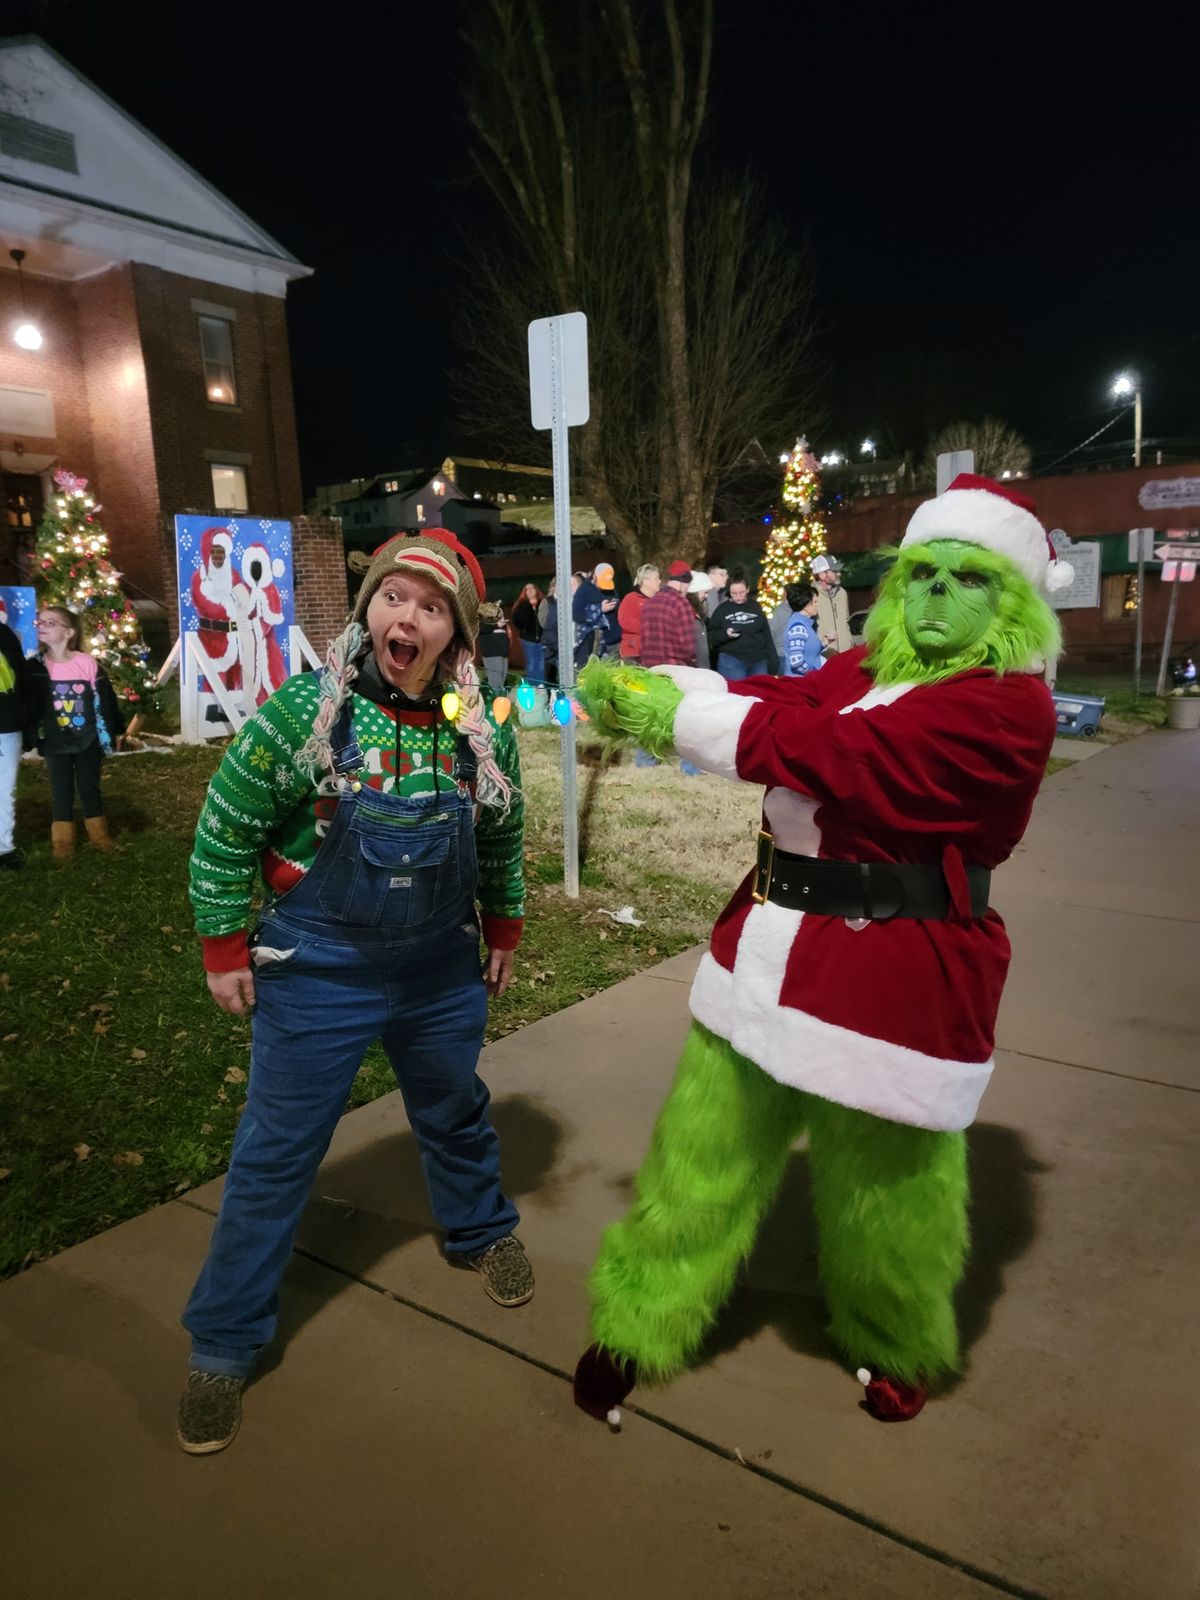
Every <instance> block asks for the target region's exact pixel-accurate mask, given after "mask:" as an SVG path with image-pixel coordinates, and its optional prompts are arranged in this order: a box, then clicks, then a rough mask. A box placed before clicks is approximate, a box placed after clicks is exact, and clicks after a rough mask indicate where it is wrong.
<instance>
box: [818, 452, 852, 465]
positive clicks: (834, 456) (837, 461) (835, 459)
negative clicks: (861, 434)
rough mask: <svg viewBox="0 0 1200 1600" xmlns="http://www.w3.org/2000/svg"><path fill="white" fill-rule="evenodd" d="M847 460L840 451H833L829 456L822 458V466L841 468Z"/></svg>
mask: <svg viewBox="0 0 1200 1600" xmlns="http://www.w3.org/2000/svg"><path fill="white" fill-rule="evenodd" d="M845 459H846V458H845V456H844V455H842V454H841V452H840V451H838V450H831V451H830V452H829V454H828V455H827V456H822V457H821V465H822V466H823V467H840V466H841V464H842V462H843V461H844V460H845Z"/></svg>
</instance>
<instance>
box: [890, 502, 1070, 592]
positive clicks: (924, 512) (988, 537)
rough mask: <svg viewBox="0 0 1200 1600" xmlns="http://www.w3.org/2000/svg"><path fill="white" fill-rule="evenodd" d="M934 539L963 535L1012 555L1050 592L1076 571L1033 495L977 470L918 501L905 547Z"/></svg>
mask: <svg viewBox="0 0 1200 1600" xmlns="http://www.w3.org/2000/svg"><path fill="white" fill-rule="evenodd" d="M933 539H960V540H962V541H963V542H964V543H966V544H981V545H983V546H984V548H985V549H988V550H994V551H995V552H996V554H997V555H1001V556H1007V557H1008V559H1009V560H1010V561H1011V562H1012V563H1013V564H1014V565H1015V566H1016V567H1017V568H1018V569H1019V570H1020V571H1021V572H1022V573H1024V575H1025V577H1027V578H1028V579H1029V581H1030V583H1032V584H1033V586H1034V588H1035V589H1041V590H1043V591H1046V592H1048V593H1050V594H1053V593H1054V592H1055V591H1056V590H1059V589H1065V588H1066V587H1067V585H1068V584H1069V583H1070V582H1071V581H1072V579H1073V578H1074V576H1075V572H1074V569H1073V568H1072V567H1071V566H1070V565H1069V564H1068V563H1067V562H1066V561H1060V560H1059V559H1058V552H1057V551H1056V550H1055V548H1054V546H1053V544H1052V543H1051V542H1050V535H1049V534H1048V533H1047V532H1046V530H1045V528H1043V527H1042V525H1041V523H1040V522H1039V521H1038V519H1037V506H1036V505H1035V504H1034V503H1033V501H1032V500H1030V499H1029V497H1028V496H1027V495H1023V494H1018V493H1017V491H1016V490H1015V489H1012V488H1010V487H1009V486H1008V484H1006V483H997V482H996V481H995V479H993V478H980V477H977V476H976V475H975V474H974V473H973V472H960V473H959V475H958V477H957V478H955V480H954V482H953V483H952V484H951V485H950V487H949V488H948V489H947V490H946V492H945V494H940V495H938V496H937V497H936V498H935V499H933V500H926V502H925V504H924V505H921V506H918V507H917V509H916V510H915V511H914V512H913V515H912V521H911V522H910V523H909V525H908V529H907V531H906V533H905V535H904V537H903V539H901V541H900V547H901V549H904V548H906V547H907V546H909V545H914V544H928V543H930V541H931V540H933Z"/></svg>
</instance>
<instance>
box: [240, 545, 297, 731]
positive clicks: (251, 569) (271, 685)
mask: <svg viewBox="0 0 1200 1600" xmlns="http://www.w3.org/2000/svg"><path fill="white" fill-rule="evenodd" d="M282 571H283V563H282V562H281V561H276V562H274V563H272V560H271V555H270V552H269V551H268V549H267V547H266V545H264V544H251V545H247V546H246V549H245V551H244V552H243V554H242V571H241V579H242V581H241V586H240V589H239V593H238V595H237V600H236V603H237V605H238V608H239V609H238V624H239V626H238V636H237V637H238V652H239V655H240V659H241V669H242V683H243V685H244V686H245V689H246V704H247V708H249V704H250V701H251V699H253V702H254V704H255V705H256V706H261V705H262V704H263V702H264V701H266V700H268V699H270V697H271V695H273V694H274V692H275V690H276V689H278V688H279V687H280V685H281V684H282V683H283V680H284V679H285V678H286V677H287V668H286V667H285V666H284V661H283V652H282V650H281V649H280V647H279V641H278V639H277V637H276V634H275V630H276V628H280V627H282V626H283V601H282V599H281V598H280V594H279V588H278V586H277V584H276V582H275V579H276V578H277V577H278V576H280V575H281V574H282Z"/></svg>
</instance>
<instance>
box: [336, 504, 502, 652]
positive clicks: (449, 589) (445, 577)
mask: <svg viewBox="0 0 1200 1600" xmlns="http://www.w3.org/2000/svg"><path fill="white" fill-rule="evenodd" d="M347 564H348V565H349V567H350V568H351V570H352V571H354V572H364V571H365V573H366V577H365V578H364V579H363V582H362V588H361V589H360V590H359V591H358V598H357V599H356V600H355V602H354V620H355V622H361V623H364V624H365V623H366V619H367V607H368V606H369V605H370V603H371V597H372V595H373V594H374V593H375V591H376V589H378V587H379V585H380V584H381V583H382V582H383V580H384V579H385V578H386V577H387V576H388V574H389V573H392V572H397V571H399V572H412V573H415V574H417V575H418V576H419V577H422V578H430V579H432V580H433V582H434V583H436V584H437V586H438V588H439V589H441V590H443V591H444V593H445V595H446V598H447V600H448V601H449V602H450V606H451V609H452V610H453V612H454V616H455V619H456V620H457V622H458V626H459V629H460V630H461V632H462V635H463V638H464V639H465V640H466V641H467V643H468V644H469V645H474V643H475V640H476V638H477V637H478V635H479V605H480V602H481V601H482V600H483V599H484V598H485V597H486V595H487V588H486V586H485V584H484V581H483V572H482V570H481V568H480V565H479V562H478V561H476V559H475V557H474V556H473V555H472V554H471V552H470V551H469V550H468V549H467V547H466V545H464V544H462V543H460V542H459V540H457V539H456V538H455V537H454V535H453V534H452V533H450V532H448V531H447V530H446V529H445V528H426V529H425V531H424V532H423V533H398V534H396V535H395V537H394V538H391V539H388V540H387V541H386V542H385V543H384V544H381V545H380V546H379V548H378V549H377V550H375V551H373V552H372V554H371V555H370V556H364V555H362V554H360V553H359V552H357V551H356V552H355V553H354V554H353V555H351V556H350V557H349V558H348V563H347Z"/></svg>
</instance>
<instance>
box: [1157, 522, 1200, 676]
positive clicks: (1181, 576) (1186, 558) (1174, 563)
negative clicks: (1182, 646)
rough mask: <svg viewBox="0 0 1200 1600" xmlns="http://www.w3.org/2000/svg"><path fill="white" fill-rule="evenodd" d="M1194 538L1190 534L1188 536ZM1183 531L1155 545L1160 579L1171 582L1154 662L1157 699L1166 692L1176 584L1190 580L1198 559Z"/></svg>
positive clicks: (1196, 546)
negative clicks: (1157, 658) (1157, 659)
mask: <svg viewBox="0 0 1200 1600" xmlns="http://www.w3.org/2000/svg"><path fill="white" fill-rule="evenodd" d="M1191 537H1192V538H1193V539H1194V537H1195V536H1194V535H1193V536H1191ZM1188 538H1189V535H1188V534H1187V533H1176V532H1174V531H1172V532H1170V533H1168V534H1167V540H1168V542H1167V543H1166V544H1163V545H1159V546H1158V547H1157V549H1156V550H1155V552H1154V554H1155V555H1156V556H1157V557H1158V558H1159V560H1160V561H1161V562H1162V563H1163V574H1162V575H1163V582H1164V583H1169V584H1170V585H1171V601H1170V604H1169V605H1168V606H1167V627H1166V632H1165V633H1164V634H1163V647H1162V660H1161V661H1160V662H1159V664H1158V683H1157V684H1156V685H1155V689H1154V692H1155V694H1157V695H1158V696H1159V697H1160V698H1161V697H1162V696H1163V695H1164V694H1166V692H1167V663H1168V661H1169V659H1170V655H1171V641H1172V639H1173V638H1174V635H1175V613H1176V612H1177V611H1178V609H1179V585H1180V583H1190V582H1191V581H1192V579H1193V578H1195V576H1196V565H1195V564H1196V561H1197V560H1198V559H1200V544H1198V543H1191V544H1189V543H1187V542H1186V541H1187V540H1188Z"/></svg>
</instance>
